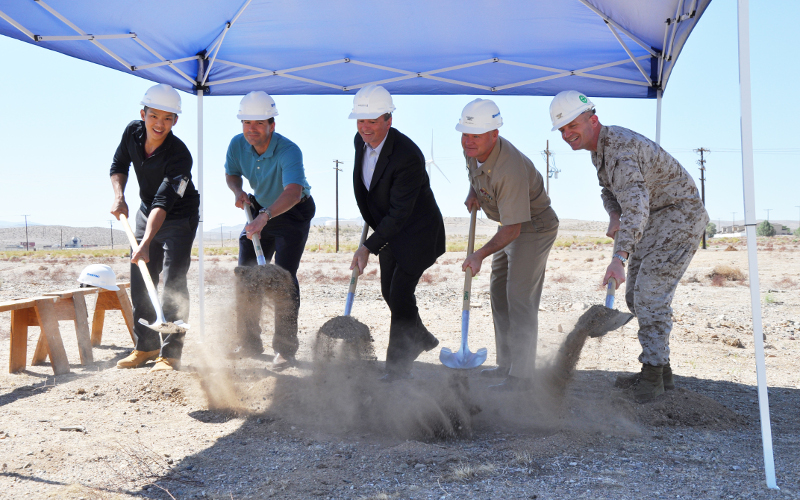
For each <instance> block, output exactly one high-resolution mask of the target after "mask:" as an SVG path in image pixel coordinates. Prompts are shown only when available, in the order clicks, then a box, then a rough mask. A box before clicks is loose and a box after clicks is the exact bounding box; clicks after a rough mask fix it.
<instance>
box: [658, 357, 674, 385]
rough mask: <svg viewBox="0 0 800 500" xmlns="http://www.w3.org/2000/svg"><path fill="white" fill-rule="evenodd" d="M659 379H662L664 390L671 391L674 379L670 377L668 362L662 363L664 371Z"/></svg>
mask: <svg viewBox="0 0 800 500" xmlns="http://www.w3.org/2000/svg"><path fill="white" fill-rule="evenodd" d="M661 379H662V380H663V381H664V390H665V391H671V390H673V389H674V388H675V380H674V379H673V378H672V367H670V366H669V363H667V364H666V365H664V371H663V373H662V375H661Z"/></svg>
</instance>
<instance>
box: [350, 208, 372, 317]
mask: <svg viewBox="0 0 800 500" xmlns="http://www.w3.org/2000/svg"><path fill="white" fill-rule="evenodd" d="M367 232H369V225H368V224H367V223H366V221H365V222H364V227H363V228H362V229H361V239H360V240H359V244H358V246H361V245H363V244H364V242H365V241H367ZM357 283H358V266H356V267H354V268H353V274H351V275H350V288H349V289H348V290H347V301H346V302H345V304H344V315H345V316H350V311H351V310H352V309H353V302H354V301H355V299H356V284H357Z"/></svg>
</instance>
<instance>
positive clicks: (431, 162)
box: [425, 130, 450, 182]
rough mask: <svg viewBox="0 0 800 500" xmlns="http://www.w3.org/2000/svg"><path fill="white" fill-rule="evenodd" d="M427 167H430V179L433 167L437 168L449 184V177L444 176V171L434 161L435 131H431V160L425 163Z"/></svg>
mask: <svg viewBox="0 0 800 500" xmlns="http://www.w3.org/2000/svg"><path fill="white" fill-rule="evenodd" d="M425 166H426V167H428V179H430V178H431V173H432V172H433V168H432V167H436V170H438V171H439V173H440V174H442V177H444V180H446V181H447V182H450V179H448V178H447V176H446V175H444V172H442V169H441V168H439V165H437V164H436V162H435V161H433V130H431V159H430V160H426V161H425Z"/></svg>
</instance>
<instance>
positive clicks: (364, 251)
mask: <svg viewBox="0 0 800 500" xmlns="http://www.w3.org/2000/svg"><path fill="white" fill-rule="evenodd" d="M368 262H369V248H367V247H365V246H364V245H361V246H360V247H358V250H356V253H354V254H353V262H351V263H350V270H351V271H352V270H353V269H356V268H358V275H359V276H361V275H362V274H364V269H365V268H366V267H367V263H368Z"/></svg>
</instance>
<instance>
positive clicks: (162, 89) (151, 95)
mask: <svg viewBox="0 0 800 500" xmlns="http://www.w3.org/2000/svg"><path fill="white" fill-rule="evenodd" d="M139 104H141V105H143V106H147V107H148V108H155V109H160V110H161V111H166V112H168V113H178V114H180V113H181V96H180V94H178V91H177V90H175V89H173V88H172V86H171V85H167V84H166V83H159V84H158V85H153V86H152V87H150V88H149V89H147V92H145V93H144V97H143V98H142V102H141V103H139Z"/></svg>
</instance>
